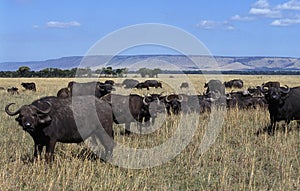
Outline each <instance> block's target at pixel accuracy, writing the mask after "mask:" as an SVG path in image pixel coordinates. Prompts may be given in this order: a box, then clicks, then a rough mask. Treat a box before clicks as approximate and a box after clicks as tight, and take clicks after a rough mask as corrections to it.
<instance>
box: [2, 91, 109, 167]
mask: <svg viewBox="0 0 300 191" xmlns="http://www.w3.org/2000/svg"><path fill="white" fill-rule="evenodd" d="M13 104H14V103H9V104H8V105H6V107H5V111H6V113H7V114H8V115H10V116H14V115H18V117H17V118H16V121H17V122H18V123H19V125H20V126H22V127H23V130H25V131H26V132H28V133H29V134H30V135H31V137H32V138H33V141H34V157H35V158H37V157H38V156H40V155H41V152H42V150H43V147H44V146H46V155H45V159H46V161H47V162H50V161H52V160H53V159H54V148H55V144H56V143H57V142H62V143H80V142H82V141H83V140H85V139H86V138H88V137H90V136H91V135H96V136H97V137H99V139H100V141H101V143H102V144H103V146H104V147H105V151H106V157H110V155H111V154H112V151H113V147H114V142H113V130H112V122H113V117H112V109H111V107H110V105H109V104H108V103H106V102H104V101H101V100H99V99H97V98H95V97H94V96H77V97H75V98H74V97H73V98H66V99H60V98H57V97H44V98H41V99H38V100H36V101H34V102H32V103H31V104H30V105H23V106H22V107H21V108H19V109H17V110H16V111H11V110H10V109H9V108H10V106H11V105H13ZM93 108H95V110H93ZM100 123H101V124H100Z"/></svg>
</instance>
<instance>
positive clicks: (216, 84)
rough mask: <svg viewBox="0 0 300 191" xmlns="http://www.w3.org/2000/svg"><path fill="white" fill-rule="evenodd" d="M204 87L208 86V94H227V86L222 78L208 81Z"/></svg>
mask: <svg viewBox="0 0 300 191" xmlns="http://www.w3.org/2000/svg"><path fill="white" fill-rule="evenodd" d="M204 87H205V88H207V90H206V94H209V93H213V92H214V93H220V94H221V95H225V86H224V84H222V82H221V81H220V80H210V81H209V82H208V83H205V84H204Z"/></svg>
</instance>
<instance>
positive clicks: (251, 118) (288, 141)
mask: <svg viewBox="0 0 300 191" xmlns="http://www.w3.org/2000/svg"><path fill="white" fill-rule="evenodd" d="M169 76H170V75H161V78H160V79H158V80H161V81H163V82H164V84H163V86H164V88H163V89H160V88H158V89H151V90H150V91H149V92H147V91H145V90H143V91H142V90H124V89H121V88H118V89H117V91H116V92H117V93H122V94H128V93H137V94H140V95H143V94H145V93H161V92H162V91H165V92H164V94H166V93H167V92H178V93H181V92H183V93H186V92H188V90H180V88H179V86H180V83H181V82H182V81H186V79H187V77H186V76H176V75H174V76H175V78H169ZM222 78H223V79H224V80H230V79H233V78H240V79H242V80H243V81H244V82H245V83H244V85H245V87H249V86H256V85H260V84H261V83H262V82H266V81H271V80H274V81H275V80H276V81H277V80H278V81H280V82H281V84H282V85H285V84H286V85H288V86H291V87H293V86H298V85H300V84H299V77H298V76H239V75H235V76H233V75H223V76H222ZM136 79H137V80H139V81H143V80H145V79H142V78H136ZM170 79H171V80H172V82H170V81H169V80H170ZM188 79H189V80H190V81H191V82H193V83H194V86H195V91H196V92H201V93H202V92H203V91H204V87H203V86H204V83H205V82H206V78H205V77H203V76H197V75H188ZM71 80H74V79H61V78H57V79H51V78H49V79H31V78H29V79H24V78H21V79H0V83H1V84H0V86H2V87H5V88H7V87H12V86H17V87H18V88H19V89H20V94H19V95H10V94H8V93H7V92H6V91H0V108H2V109H1V110H0V121H1V123H0V145H1V147H0V169H1V170H0V185H1V190H298V189H299V187H300V173H299V172H300V160H299V159H300V139H299V138H300V132H299V128H297V123H295V122H292V123H291V125H290V126H291V127H292V131H291V132H289V133H288V134H286V133H285V132H283V131H278V132H276V133H275V135H274V136H269V135H267V134H261V135H260V136H258V137H257V136H256V135H255V133H256V132H257V130H259V129H261V128H263V127H264V126H266V125H267V124H268V123H269V119H268V111H266V110H264V109H262V108H259V109H257V110H239V109H232V110H228V111H227V112H226V115H225V118H224V123H223V125H222V129H220V132H219V134H218V136H217V138H216V140H215V142H213V143H212V145H211V146H210V147H209V148H207V150H205V151H206V152H203V153H201V152H199V150H201V148H202V146H203V144H205V143H203V142H202V141H203V140H204V138H203V137H204V135H205V133H206V131H207V128H208V127H207V124H208V123H209V121H210V120H211V119H213V117H214V116H211V115H210V114H208V113H205V114H201V115H200V116H198V115H197V114H195V113H192V114H190V115H188V116H187V115H184V114H182V115H180V116H165V115H164V114H161V115H159V117H158V119H157V121H158V124H160V125H159V127H149V128H150V129H149V131H150V132H151V133H149V134H143V135H139V134H133V135H131V136H129V137H125V136H122V135H121V132H122V131H124V128H123V125H114V130H115V140H116V141H117V142H118V143H119V144H123V145H126V146H129V147H132V148H152V147H154V146H158V145H160V144H162V143H164V142H165V141H166V140H168V139H170V138H171V137H172V136H174V134H175V132H176V130H178V129H179V128H183V129H184V128H186V130H187V131H191V130H192V129H195V132H194V133H193V137H192V138H191V142H190V143H189V144H188V145H187V146H186V147H185V148H184V149H183V150H182V152H180V153H179V154H178V155H177V156H176V157H175V158H173V159H171V160H169V161H167V162H165V163H163V164H161V165H159V166H156V167H152V168H146V169H140V170H138V169H126V168H122V167H118V166H114V165H111V164H110V163H104V162H102V161H100V160H94V159H90V158H89V157H88V156H85V155H81V154H80V153H81V152H82V151H83V150H85V149H86V147H87V146H86V145H85V144H79V145H78V144H61V143H59V144H58V145H57V147H56V150H55V151H56V158H55V161H54V162H53V164H51V165H49V164H45V163H44V162H43V161H40V162H35V163H34V162H32V157H33V141H32V138H31V137H30V136H29V134H27V133H25V132H24V131H23V130H22V128H21V127H19V126H18V125H17V123H16V122H15V120H14V117H10V116H8V115H7V114H6V113H5V112H4V107H5V105H6V104H7V103H10V102H15V103H16V106H14V108H17V107H19V106H21V105H23V104H30V103H31V102H32V101H33V100H35V99H38V98H40V97H43V96H49V95H56V93H57V91H58V90H59V89H60V88H62V87H66V86H67V84H68V82H69V81H71ZM84 80H87V79H84ZM88 80H89V81H92V80H96V79H88ZM100 80H101V81H104V80H105V79H100ZM122 80H123V79H116V81H117V82H122ZM31 81H33V82H35V83H36V84H37V92H35V93H34V92H30V91H23V89H22V87H21V86H20V83H21V82H31ZM228 91H231V90H228ZM12 107H13V106H12ZM189 117H191V119H190V118H189ZM196 118H198V120H199V123H198V124H197V127H195V123H192V121H193V120H195V119H196ZM180 121H181V122H183V123H182V124H183V125H182V124H180ZM181 125H182V126H181ZM132 128H133V129H134V128H137V127H136V124H135V123H132ZM144 128H146V127H144ZM151 128H155V129H151ZM137 131H138V130H137ZM143 131H146V129H143ZM175 146H176V145H175ZM179 146H180V145H179ZM165 154H166V153H161V156H164V155H165ZM114 156H116V157H118V156H119V155H118V153H117V151H116V153H114ZM149 160H153V161H156V160H159V158H149ZM132 162H133V163H135V162H136V163H137V162H139V161H135V160H133V161H132Z"/></svg>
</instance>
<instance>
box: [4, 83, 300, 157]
mask: <svg viewBox="0 0 300 191" xmlns="http://www.w3.org/2000/svg"><path fill="white" fill-rule="evenodd" d="M33 84H34V83H27V85H25V83H22V86H23V87H24V88H26V89H29V90H32V91H36V86H35V84H34V85H33ZM120 85H121V86H122V87H123V88H125V89H127V88H138V89H140V88H146V89H148V90H149V88H150V87H154V88H162V83H161V82H158V81H156V80H146V81H144V82H139V81H137V80H134V79H125V80H124V81H123V83H122V84H120ZM115 87H116V86H115V83H114V81H112V80H107V81H105V82H98V81H94V82H86V83H79V82H75V81H71V82H69V83H68V85H67V87H64V88H62V89H60V90H59V91H58V92H57V95H56V96H50V97H49V96H48V97H43V98H40V99H38V100H35V101H34V102H32V103H31V104H29V105H23V106H21V107H20V108H19V109H17V110H15V111H12V110H11V107H10V106H11V105H13V104H15V103H9V104H7V105H6V107H5V111H6V113H7V114H8V115H9V116H15V115H17V118H16V121H17V122H18V123H19V125H20V126H21V127H23V130H25V131H26V132H28V133H29V134H30V135H31V136H32V138H33V140H34V157H39V156H40V154H41V152H42V150H43V147H44V146H45V147H46V155H45V158H46V160H47V161H52V160H53V154H54V147H55V144H56V143H57V142H62V143H79V142H82V141H84V140H85V139H86V138H88V137H89V136H91V135H92V134H94V135H96V136H97V137H99V139H100V141H101V143H102V144H103V146H104V147H105V152H106V155H105V156H106V159H109V158H110V157H111V154H112V152H113V147H114V140H113V139H114V132H113V129H112V126H113V123H116V124H125V133H124V134H125V135H130V134H131V133H132V132H131V130H130V124H131V123H132V122H137V124H138V127H139V130H140V134H141V133H142V127H143V126H149V125H150V122H152V124H154V123H155V118H156V117H157V114H158V113H163V112H166V113H167V115H169V116H171V115H172V116H176V115H180V114H181V113H183V114H186V113H190V112H197V113H199V114H201V113H204V112H210V111H211V108H212V106H216V107H227V108H228V109H233V108H235V109H255V108H258V107H260V108H267V109H268V110H269V114H270V121H271V124H270V125H269V126H267V127H266V128H265V129H264V130H265V131H266V132H268V133H269V134H270V135H271V134H273V133H274V130H275V129H276V122H279V121H281V120H284V121H285V122H286V124H289V123H290V121H292V120H300V102H299V101H298V100H299V98H300V87H293V88H290V87H288V86H281V85H280V83H279V82H267V83H263V84H261V85H258V86H256V87H249V88H248V89H246V90H241V91H231V92H230V93H226V91H225V90H226V88H242V87H243V81H242V80H240V79H234V80H231V81H228V82H224V83H222V82H221V81H220V80H210V81H208V82H207V83H205V84H204V87H205V88H206V91H205V93H203V94H199V95H186V94H175V93H171V94H167V95H163V93H160V94H145V95H143V96H141V95H137V94H129V95H120V94H114V93H113V92H112V91H114V90H115ZM180 88H188V83H186V82H183V83H182V84H181V87H180ZM9 91H11V92H13V91H17V90H9ZM92 107H93V108H95V112H91V111H93V110H92V109H91V108H92ZM77 127H80V128H77Z"/></svg>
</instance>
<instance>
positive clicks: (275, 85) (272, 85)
mask: <svg viewBox="0 0 300 191" xmlns="http://www.w3.org/2000/svg"><path fill="white" fill-rule="evenodd" d="M262 86H264V87H266V88H280V82H273V81H269V82H266V83H263V84H262Z"/></svg>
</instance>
